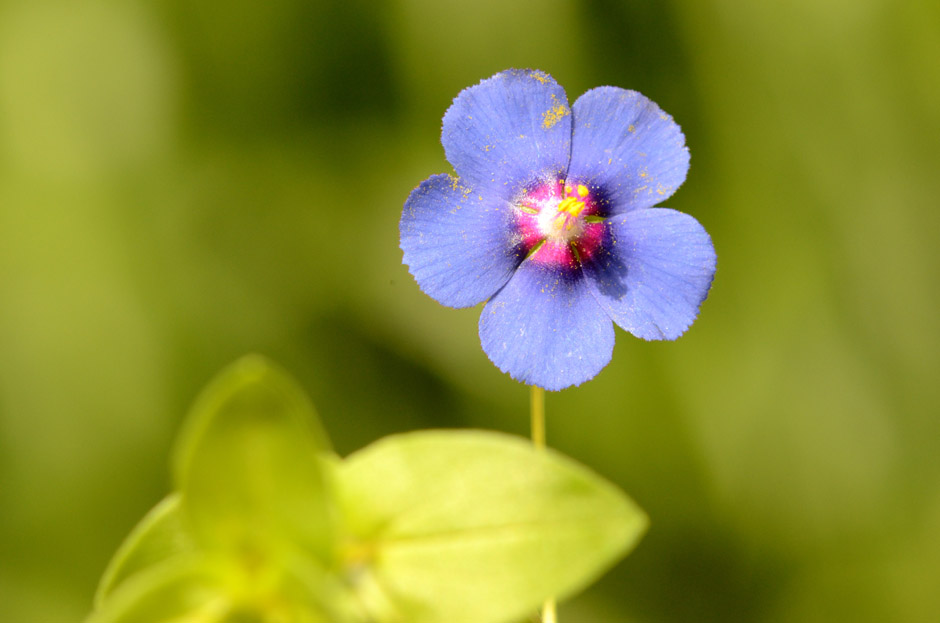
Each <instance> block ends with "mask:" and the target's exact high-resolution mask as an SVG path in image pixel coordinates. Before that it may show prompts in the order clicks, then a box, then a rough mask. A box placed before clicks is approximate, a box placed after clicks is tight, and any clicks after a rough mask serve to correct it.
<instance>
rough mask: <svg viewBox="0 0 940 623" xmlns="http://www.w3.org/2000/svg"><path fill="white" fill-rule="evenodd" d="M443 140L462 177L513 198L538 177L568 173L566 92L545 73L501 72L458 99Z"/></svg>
mask: <svg viewBox="0 0 940 623" xmlns="http://www.w3.org/2000/svg"><path fill="white" fill-rule="evenodd" d="M441 143H443V145H444V151H445V153H446V154H447V160H448V161H449V162H450V163H451V164H452V165H453V166H454V170H456V171H457V175H458V176H459V177H460V179H461V182H463V183H465V184H467V185H468V186H471V187H473V188H474V189H482V188H484V187H489V188H492V189H493V192H494V194H498V195H499V196H502V197H503V198H504V199H507V200H509V199H512V198H513V197H514V196H515V195H516V194H517V193H518V192H519V191H520V190H521V189H522V188H523V187H525V186H526V185H528V184H531V183H532V182H533V181H535V180H536V179H541V178H548V177H553V178H559V177H563V176H564V172H565V169H566V168H567V166H568V156H569V154H570V148H571V109H570V108H569V107H568V98H567V96H566V95H565V91H564V89H562V88H561V87H560V86H559V85H558V83H556V82H555V80H554V79H553V78H552V77H551V76H549V75H548V74H546V73H543V72H540V71H532V70H519V69H510V70H507V71H503V72H500V73H498V74H496V75H495V76H493V77H491V78H487V79H486V80H483V81H482V82H480V83H479V84H477V85H475V86H472V87H469V88H467V89H464V90H463V91H461V92H460V94H459V95H458V96H457V97H456V98H455V99H454V103H453V104H452V105H451V107H450V108H449V109H448V110H447V113H446V114H445V115H444V124H443V129H442V131H441Z"/></svg>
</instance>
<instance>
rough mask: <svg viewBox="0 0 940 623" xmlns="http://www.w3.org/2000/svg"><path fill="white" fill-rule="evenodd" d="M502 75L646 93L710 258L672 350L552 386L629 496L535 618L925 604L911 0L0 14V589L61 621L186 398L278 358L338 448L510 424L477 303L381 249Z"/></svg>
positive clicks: (933, 365)
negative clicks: (616, 526) (679, 148)
mask: <svg viewBox="0 0 940 623" xmlns="http://www.w3.org/2000/svg"><path fill="white" fill-rule="evenodd" d="M508 67H534V68H540V69H543V70H545V71H547V72H549V73H551V74H552V75H554V76H555V77H556V78H557V79H558V81H559V82H560V83H561V84H562V85H564V86H565V87H566V89H567V91H568V93H569V96H570V98H571V101H572V102H573V101H574V99H575V98H576V97H577V96H578V95H579V94H580V93H582V92H584V91H585V90H587V89H588V88H591V87H593V86H596V85H601V84H612V85H618V86H623V87H628V88H634V89H637V90H640V91H642V92H643V93H645V94H647V95H648V96H650V97H651V98H652V99H654V100H655V101H657V102H658V103H659V104H660V105H661V106H662V107H663V108H664V109H665V110H666V111H668V112H669V113H671V114H672V115H673V116H674V117H675V118H676V120H677V121H678V122H679V123H680V124H681V125H682V127H683V129H684V131H685V133H686V136H687V140H688V144H689V145H690V148H691V153H692V168H691V172H690V175H689V178H688V181H687V182H686V184H685V185H684V186H683V187H682V188H681V189H680V191H679V192H678V193H677V194H676V195H675V196H674V197H673V198H671V199H670V200H669V201H668V203H667V205H668V206H669V207H672V208H676V209H678V210H682V211H684V212H687V213H690V214H693V215H694V216H696V217H697V218H698V219H699V220H700V221H701V222H702V223H703V224H704V225H705V226H706V228H707V229H708V230H709V232H710V233H711V235H712V237H713V239H714V242H715V246H716V248H717V251H718V257H719V271H718V275H717V278H716V280H715V284H714V287H713V289H712V292H711V295H710V297H709V299H708V301H706V303H705V305H704V306H703V308H702V312H701V315H700V317H699V320H698V321H697V322H696V324H695V325H694V326H693V327H692V329H691V330H690V331H689V332H688V334H687V335H686V336H684V337H683V338H681V339H680V340H679V341H677V342H675V343H645V342H642V341H639V340H636V339H634V338H632V337H631V336H629V335H627V334H626V333H623V332H620V331H619V330H618V341H617V346H616V349H615V352H614V359H613V362H612V363H611V364H610V366H608V367H607V368H606V369H605V370H604V371H603V372H602V373H601V374H600V375H599V376H598V377H597V378H596V379H595V380H593V381H591V382H590V383H587V384H586V385H584V386H582V387H580V388H577V389H571V390H567V391H565V392H562V393H560V394H551V395H549V397H548V403H547V405H548V406H547V408H548V417H549V442H550V444H551V445H553V446H555V447H556V448H559V449H561V450H562V451H564V452H566V453H567V454H569V455H571V456H573V457H574V458H576V459H577V460H579V461H581V462H583V463H586V464H588V465H590V466H592V467H593V468H595V469H596V470H597V471H599V472H600V473H601V474H604V475H605V476H607V477H608V478H610V479H612V480H613V481H615V482H617V483H618V484H619V485H620V486H622V487H623V488H624V489H625V490H627V491H628V492H630V493H631V495H633V496H634V497H635V498H636V500H637V501H638V502H639V503H640V504H641V505H642V506H643V507H644V508H645V509H646V510H647V511H648V512H649V514H650V515H651V517H652V526H651V530H650V532H649V533H648V535H647V536H646V537H645V539H644V540H643V542H642V543H641V545H640V547H639V548H638V549H637V550H636V552H635V553H634V554H633V555H631V556H630V557H628V558H627V559H625V560H624V561H623V562H621V563H620V564H618V565H617V566H616V567H615V568H614V569H613V570H612V571H611V572H610V573H609V574H608V575H607V576H605V577H604V578H603V580H601V581H600V582H599V583H597V584H596V585H595V586H593V587H592V588H591V589H589V590H588V591H586V592H585V593H583V594H582V595H580V596H578V597H577V598H576V599H573V600H572V601H570V602H568V603H565V604H563V605H562V607H561V611H560V614H561V621H562V622H563V623H578V622H581V623H595V622H599V623H621V622H638V623H639V622H648V623H666V622H688V621H702V622H709V621H716V622H717V621H721V622H724V623H727V622H729V621H741V622H750V621H759V622H774V623H777V622H800V623H815V622H820V623H822V622H833V621H851V622H853V623H864V622H876V621H877V622H884V621H900V622H922V621H923V622H932V621H937V620H940V592H938V591H937V590H936V588H937V582H938V578H940V417H938V414H940V379H938V372H940V349H938V346H940V321H938V311H937V310H938V308H940V290H938V286H940V271H938V268H940V251H938V243H940V240H938V237H940V210H938V198H940V174H938V172H940V4H938V3H936V2H931V1H930V0H924V1H923V2H919V3H918V2H909V1H903V0H902V1H895V0H793V1H789V2H779V3H777V2H767V3H758V2H747V1H745V0H711V1H702V0H672V1H669V2H656V1H651V0H650V1H647V0H637V1H633V2H618V1H615V0H580V1H579V0H545V1H539V2H535V1H531V2H526V1H520V2H507V1H506V0H476V1H474V2H441V1H440V0H395V1H391V2H375V1H370V0H328V1H312V0H305V1H301V0H274V1H270V2H246V3H238V2H222V1H217V0H154V1H152V2H139V1H138V2H129V1H126V0H113V1H107V0H91V1H87V2H73V1H64V0H63V1H60V0H7V1H6V2H4V3H2V5H0V604H2V606H0V609H2V611H3V615H2V616H3V618H4V620H9V621H19V622H24V623H29V622H37V623H60V622H61V623H66V622H69V623H71V622H74V621H77V620H80V619H81V617H83V616H84V615H85V613H86V612H87V611H88V610H89V608H90V604H91V597H92V593H93V590H94V587H95V584H96V581H97V579H98V577H99V575H100V574H101V572H102V570H103V568H104V565H105V564H106V562H107V560H108V558H109V557H110V555H111V553H112V552H113V551H114V550H115V548H116V547H117V545H118V543H119V542H120V540H121V538H122V537H123V536H124V535H125V534H126V533H127V531H128V530H129V529H130V527H131V526H132V525H133V524H134V523H135V521H136V520H137V519H138V518H139V517H140V516H141V515H142V514H143V513H144V512H145V511H146V510H147V509H148V508H149V507H150V506H152V505H153V504H154V503H155V502H156V501H157V500H158V499H160V497H161V496H162V495H163V494H164V493H165V492H166V491H167V490H168V487H169V477H168V469H167V457H168V454H169V451H170V448H171V446H172V442H173V438H174V434H175V432H176V429H177V426H178V424H179V423H180V421H181V419H182V418H183V417H184V414H185V412H186V410H187V408H188V405H189V404H190V402H191V400H192V399H193V397H194V396H195V394H196V392H197V391H198V390H199V388H200V387H201V386H202V385H203V384H204V383H205V382H206V381H207V380H208V379H209V378H210V377H211V376H212V375H213V374H214V373H215V372H216V371H218V370H219V369H220V368H221V367H222V366H224V365H225V364H227V363H229V362H230V361H232V360H234V359H235V358H237V357H238V356H240V355H242V354H244V353H246V352H251V351H255V352H261V353H264V354H267V355H269V356H270V357H272V358H274V359H276V360H277V361H279V362H280V363H282V364H283V365H284V366H286V367H287V368H289V369H290V370H291V371H292V372H293V373H294V374H295V375H296V376H297V377H298V379H299V380H300V382H301V383H302V384H303V386H304V387H306V388H307V390H308V391H309V392H310V394H311V396H312V397H313V400H314V401H315V403H316V405H317V406H318V409H319V411H320V413H321V415H322V417H323V419H324V420H325V422H326V425H327V427H328V429H329V431H330V433H331V434H332V436H333V439H334V442H335V445H336V446H337V448H338V449H339V451H340V452H341V453H343V454H345V453H348V452H350V451H352V450H354V449H356V448H359V447H361V446H363V445H366V444H368V443H369V442H371V441H373V440H375V439H377V438H379V437H381V436H383V435H387V434H391V433H395V432H399V431H407V430H413V429H418V428H428V427H485V428H493V429H498V430H502V431H508V432H512V433H518V434H521V435H526V434H527V425H528V423H527V419H526V418H527V415H526V413H527V396H528V394H527V391H526V389H525V388H524V387H522V386H520V385H518V384H516V383H514V382H513V381H511V380H510V379H509V378H508V377H505V376H503V375H502V374H501V373H500V372H499V371H498V370H496V369H495V368H494V367H493V366H492V365H491V364H490V363H489V361H488V360H487V359H486V357H485V355H484V354H483V353H482V352H481V350H480V348H479V342H478V337H477V329H476V322H477V316H478V313H479V312H478V310H462V311H454V310H449V309H445V308H442V307H440V306H438V305H437V304H436V303H434V302H433V301H432V300H431V299H429V298H427V297H426V296H424V295H423V294H421V292H420V291H419V290H418V287H417V286H416V284H415V283H414V281H413V280H412V278H411V277H410V275H409V274H408V272H407V270H406V269H405V268H404V267H403V266H402V265H401V252H400V251H399V249H398V230H397V224H398V218H399V215H400V211H401V205H402V202H403V201H404V199H405V197H406V196H407V195H408V193H409V192H410V190H411V189H412V188H413V187H414V186H415V185H416V184H417V183H418V182H420V181H421V180H422V179H424V178H426V177H428V176H429V175H431V174H433V173H438V172H443V171H448V170H450V169H449V165H448V164H447V163H446V161H445V160H444V155H443V151H442V149H441V147H440V144H439V132H440V119H441V116H442V115H443V113H444V111H445V110H446V108H447V106H448V105H449V103H450V101H451V99H452V98H453V97H454V96H455V95H456V94H457V93H458V92H459V91H460V89H462V88H464V87H466V86H469V85H471V84H475V83H476V82H478V81H479V80H481V79H482V78H485V77H488V76H489V75H491V74H493V73H495V72H497V71H500V70H502V69H505V68H508Z"/></svg>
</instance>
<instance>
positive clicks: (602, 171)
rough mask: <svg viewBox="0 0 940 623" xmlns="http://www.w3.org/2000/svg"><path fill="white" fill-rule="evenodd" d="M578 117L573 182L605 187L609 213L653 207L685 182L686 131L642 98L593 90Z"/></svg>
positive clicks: (585, 97) (570, 176) (570, 170)
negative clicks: (684, 134) (684, 132)
mask: <svg viewBox="0 0 940 623" xmlns="http://www.w3.org/2000/svg"><path fill="white" fill-rule="evenodd" d="M573 117H574V130H573V136H572V139H571V164H570V166H569V167H568V179H569V180H574V181H577V182H580V183H583V184H587V185H588V186H591V187H592V188H593V187H597V188H599V189H600V191H601V193H602V195H603V196H604V197H605V198H606V199H607V200H608V201H609V210H608V213H609V214H619V213H622V212H628V211H630V210H636V209H639V208H649V207H652V206H654V205H656V204H658V203H660V202H662V201H665V200H666V199H668V198H669V197H670V196H671V195H672V193H674V192H675V191H676V189H677V188H679V186H680V185H682V182H684V181H685V176H686V174H687V173H688V171H689V150H688V148H687V147H686V146H685V136H683V134H682V130H680V129H679V126H678V125H676V123H675V121H673V120H672V117H670V116H669V115H667V114H666V113H664V112H663V111H662V110H661V109H660V108H659V106H657V105H656V104H655V103H654V102H651V101H650V100H649V99H647V98H646V97H644V96H643V95H641V94H640V93H637V92H636V91H627V90H625V89H620V88H617V87H598V88H596V89H591V90H590V91H588V92H587V93H585V94H584V95H582V96H581V97H579V98H578V101H576V102H575V103H574V107H573Z"/></svg>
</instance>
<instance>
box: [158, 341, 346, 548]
mask: <svg viewBox="0 0 940 623" xmlns="http://www.w3.org/2000/svg"><path fill="white" fill-rule="evenodd" d="M185 426H186V428H185V430H184V432H183V434H182V435H181V438H180V442H179V446H178V448H177V450H178V452H177V455H176V462H175V465H174V467H175V476H176V482H177V488H178V489H179V491H180V492H181V493H182V496H183V509H184V512H185V514H186V516H187V518H188V519H189V520H190V523H191V525H192V526H193V531H194V534H195V536H196V540H197V542H198V543H199V544H200V545H201V546H203V547H205V548H206V549H207V550H210V551H218V550H225V551H227V552H229V553H230V554H234V555H235V556H236V557H238V558H240V559H241V560H242V561H243V562H245V564H247V565H249V566H258V565H265V564H269V563H270V562H271V560H272V559H273V558H276V557H278V556H279V555H280V554H282V553H283V552H284V550H285V549H290V548H293V547H300V548H301V549H303V550H305V551H308V552H310V553H313V554H315V555H317V556H318V557H319V558H321V559H326V558H327V557H328V555H329V554H330V553H331V541H330V538H331V537H330V530H329V509H328V505H327V499H326V492H325V483H324V479H323V474H322V470H321V468H320V460H321V459H320V456H321V454H322V453H323V452H325V451H326V450H327V449H328V445H327V444H328V442H327V438H326V435H325V433H324V432H323V429H322V427H321V426H320V423H319V420H318V419H317V417H316V414H315V413H314V411H313V407H312V405H311V404H310V402H309V401H308V400H307V397H306V396H305V395H304V393H303V391H302V390H301V389H300V388H299V387H298V386H297V385H296V383H295V382H294V381H293V380H292V379H291V378H290V377H289V376H287V374H286V373H284V372H282V371H281V370H280V369H279V368H277V367H276V366H274V365H273V364H271V363H270V362H268V361H267V360H266V359H264V358H262V357H258V356H250V357H245V358H243V359H241V360H239V361H238V362H236V363H235V364H233V365H232V366H230V367H229V368H227V369H226V370H224V371H223V372H222V373H221V374H220V375H219V376H218V377H217V378H216V379H215V380H214V381H213V382H212V383H211V384H210V385H209V386H208V387H207V388H206V389H205V390H204V391H203V393H202V394H201V396H200V397H199V399H198V400H197V401H196V404H195V406H194V407H193V410H192V412H191V414H190V416H189V419H188V421H187V422H186V425H185Z"/></svg>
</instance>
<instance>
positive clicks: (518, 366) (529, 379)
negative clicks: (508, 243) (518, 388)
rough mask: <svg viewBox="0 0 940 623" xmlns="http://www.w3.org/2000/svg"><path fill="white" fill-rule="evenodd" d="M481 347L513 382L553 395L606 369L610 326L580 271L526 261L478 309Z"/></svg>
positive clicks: (610, 347)
mask: <svg viewBox="0 0 940 623" xmlns="http://www.w3.org/2000/svg"><path fill="white" fill-rule="evenodd" d="M480 342H481V343H482V345H483V350H484V351H485V352H486V354H487V356H488V357H489V358H490V360H491V361H492V362H493V363H494V364H496V367H498V368H499V369H500V370H502V371H503V372H507V373H509V375H510V376H511V377H512V378H514V379H516V380H517V381H521V382H523V383H528V384H530V385H538V386H539V387H543V388H545V389H548V390H552V391H557V390H561V389H564V388H566V387H569V386H571V385H580V384H581V383H583V382H585V381H587V380H589V379H591V378H593V377H594V376H595V375H596V374H597V373H598V372H600V371H601V369H602V368H603V367H604V366H606V365H607V363H608V362H609V361H610V357H611V354H612V352H613V348H614V327H613V323H611V321H610V318H609V317H608V316H607V314H606V313H605V312H604V310H603V309H601V308H600V306H598V304H597V302H596V301H595V299H594V297H593V296H591V293H590V291H589V289H588V285H587V279H585V278H584V275H583V274H582V273H581V271H579V270H558V269H556V268H552V267H546V266H545V265H543V264H539V263H537V262H532V261H526V262H523V263H522V264H521V265H520V266H519V268H518V270H516V274H515V275H513V277H512V279H510V280H509V283H507V284H506V286H505V287H503V289H502V290H500V291H499V292H498V293H497V294H496V296H494V297H493V298H492V299H491V300H490V301H489V302H488V303H487V304H486V307H484V308H483V313H482V314H481V315H480Z"/></svg>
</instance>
